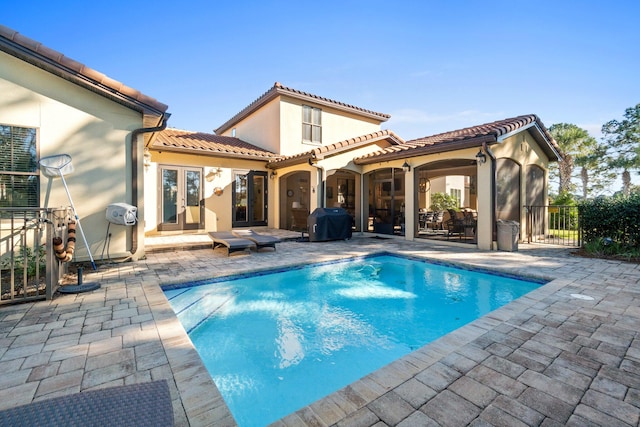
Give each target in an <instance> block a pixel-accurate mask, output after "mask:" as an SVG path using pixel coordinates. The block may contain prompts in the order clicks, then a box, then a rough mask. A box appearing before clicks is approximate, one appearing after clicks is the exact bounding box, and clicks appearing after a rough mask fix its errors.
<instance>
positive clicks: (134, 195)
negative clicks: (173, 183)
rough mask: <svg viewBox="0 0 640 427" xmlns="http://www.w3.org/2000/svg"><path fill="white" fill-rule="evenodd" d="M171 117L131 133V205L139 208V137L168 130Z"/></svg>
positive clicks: (134, 241) (164, 116)
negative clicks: (158, 123)
mask: <svg viewBox="0 0 640 427" xmlns="http://www.w3.org/2000/svg"><path fill="white" fill-rule="evenodd" d="M169 117H171V114H169V113H162V116H161V118H160V120H162V122H161V123H160V125H159V126H156V127H149V128H138V129H134V130H133V131H132V132H131V181H132V183H133V184H132V187H131V204H132V205H133V206H138V144H137V142H138V136H139V135H142V134H144V133H151V132H160V131H163V130H165V129H166V128H167V121H168V120H169ZM138 223H139V221H136V223H135V224H134V225H133V232H132V234H131V250H130V252H131V255H133V254H135V253H136V252H137V251H138Z"/></svg>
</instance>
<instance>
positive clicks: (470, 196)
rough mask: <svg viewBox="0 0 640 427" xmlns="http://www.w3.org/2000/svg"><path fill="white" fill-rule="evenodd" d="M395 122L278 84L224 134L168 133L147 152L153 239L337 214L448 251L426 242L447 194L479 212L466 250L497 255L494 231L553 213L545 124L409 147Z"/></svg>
mask: <svg viewBox="0 0 640 427" xmlns="http://www.w3.org/2000/svg"><path fill="white" fill-rule="evenodd" d="M389 117H390V116H389V115H387V114H383V113H378V112H374V111H371V110H367V109H363V108H360V107H356V106H353V105H349V104H345V103H343V102H339V101H335V100H331V99H328V98H324V97H320V96H317V95H313V94H310V93H306V92H302V91H299V90H296V89H293V88H289V87H287V86H284V85H282V84H280V83H275V84H274V86H273V87H271V88H270V89H269V90H268V91H267V92H265V93H264V94H263V95H262V96H260V97H259V98H258V99H256V100H255V101H253V102H252V103H250V104H249V105H248V106H247V107H246V108H245V109H243V110H242V111H240V112H239V113H238V114H236V115H235V116H233V117H232V118H231V119H230V120H228V121H227V122H226V123H224V124H223V125H221V126H220V127H218V128H217V129H216V130H215V134H201V133H192V132H187V131H179V130H175V129H167V130H165V131H163V132H160V133H159V135H158V137H157V138H156V139H155V140H154V141H152V142H151V143H150V144H149V145H148V147H147V149H148V153H149V155H150V162H149V166H148V168H147V172H146V173H147V175H146V177H147V179H146V180H145V182H146V185H147V187H146V190H147V191H146V192H145V194H146V195H147V201H148V203H147V205H148V206H156V207H157V208H156V214H155V217H153V218H152V216H153V212H151V211H150V210H149V209H147V212H148V214H149V216H148V217H147V218H148V221H146V224H147V231H148V232H149V233H153V232H156V231H164V230H185V229H198V228H199V229H203V230H208V231H213V230H229V229H231V228H237V227H252V226H261V225H268V226H270V227H275V228H283V229H290V228H291V227H292V222H294V215H293V213H294V211H296V210H304V211H305V212H306V213H307V214H308V213H310V212H312V211H313V210H314V209H315V208H317V207H334V206H339V207H342V208H345V209H346V210H347V211H348V212H349V213H350V214H351V215H352V216H353V218H354V226H353V228H354V231H360V232H370V233H375V234H379V235H395V236H402V237H404V238H406V239H414V238H438V237H440V238H442V236H443V235H445V236H446V237H447V240H448V237H449V234H450V233H448V231H450V230H446V231H447V232H446V233H442V232H439V231H440V230H437V231H438V232H434V233H421V232H419V228H420V213H421V212H422V211H426V210H428V208H429V205H430V203H429V197H430V195H431V194H432V193H433V192H435V191H446V192H448V193H449V192H450V193H451V194H456V195H457V198H458V199H459V200H460V203H461V206H460V207H465V208H468V209H469V210H472V211H474V212H475V213H476V216H477V217H476V218H474V221H477V222H475V224H476V226H474V227H472V229H470V230H468V231H469V233H470V234H472V236H473V238H472V239H470V240H468V241H470V242H471V243H473V244H477V245H478V247H480V248H482V249H492V248H494V247H495V241H496V221H497V220H499V219H504V220H513V221H517V222H519V223H521V224H524V223H525V221H526V218H525V212H524V209H523V207H522V206H523V205H526V204H545V203H546V202H547V194H546V180H547V167H548V163H549V162H550V161H556V160H557V159H558V153H557V150H556V148H557V145H556V143H555V141H554V140H553V138H552V137H551V135H550V134H549V132H548V131H547V129H546V128H545V126H544V124H542V122H541V121H540V119H539V118H538V117H537V116H535V115H526V116H519V117H514V118H510V119H504V120H499V121H496V122H492V123H487V124H483V125H479V126H473V127H469V128H466V129H459V130H456V131H452V132H447V133H443V134H439V135H434V136H430V137H425V138H420V139H416V140H412V141H404V140H403V139H402V138H401V137H399V136H398V135H396V134H395V133H393V132H392V131H390V130H383V129H381V124H382V123H384V122H385V121H386V120H388V118H389ZM189 173H191V174H192V175H189ZM190 176H191V178H189V177H190ZM198 176H199V177H200V179H198V180H197V182H198V185H194V182H195V181H194V180H195V179H196V177H198ZM176 177H177V180H178V183H177V185H176V182H175V181H176ZM203 177H204V179H201V178H203ZM174 187H176V188H174ZM439 187H441V188H439ZM154 189H157V190H156V191H155V194H154ZM189 191H192V192H196V193H197V194H192V195H191V197H190V198H191V202H189V196H184V195H186V194H188V193H189ZM180 195H182V196H180ZM198 200H200V203H198ZM176 213H177V214H176ZM445 218H446V217H445ZM443 228H444V227H443ZM523 228H524V227H523ZM521 233H523V234H524V230H522V229H521ZM455 240H456V239H452V241H455Z"/></svg>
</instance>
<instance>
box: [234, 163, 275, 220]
mask: <svg viewBox="0 0 640 427" xmlns="http://www.w3.org/2000/svg"><path fill="white" fill-rule="evenodd" d="M232 194H233V195H232V197H233V212H232V215H233V217H232V218H233V220H232V227H250V226H257V225H267V173H266V172H256V171H250V172H236V173H235V174H234V181H233V193H232Z"/></svg>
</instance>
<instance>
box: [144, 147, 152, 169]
mask: <svg viewBox="0 0 640 427" xmlns="http://www.w3.org/2000/svg"><path fill="white" fill-rule="evenodd" d="M142 163H143V164H144V168H145V169H149V166H151V152H150V151H149V149H148V148H147V147H145V148H144V154H143V155H142Z"/></svg>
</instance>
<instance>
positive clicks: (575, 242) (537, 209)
mask: <svg viewBox="0 0 640 427" xmlns="http://www.w3.org/2000/svg"><path fill="white" fill-rule="evenodd" d="M525 208H526V210H527V228H526V231H527V241H528V242H529V243H543V244H550V245H562V246H572V247H580V245H581V243H582V232H581V229H580V217H579V215H578V207H577V206H555V205H554V206H525Z"/></svg>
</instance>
